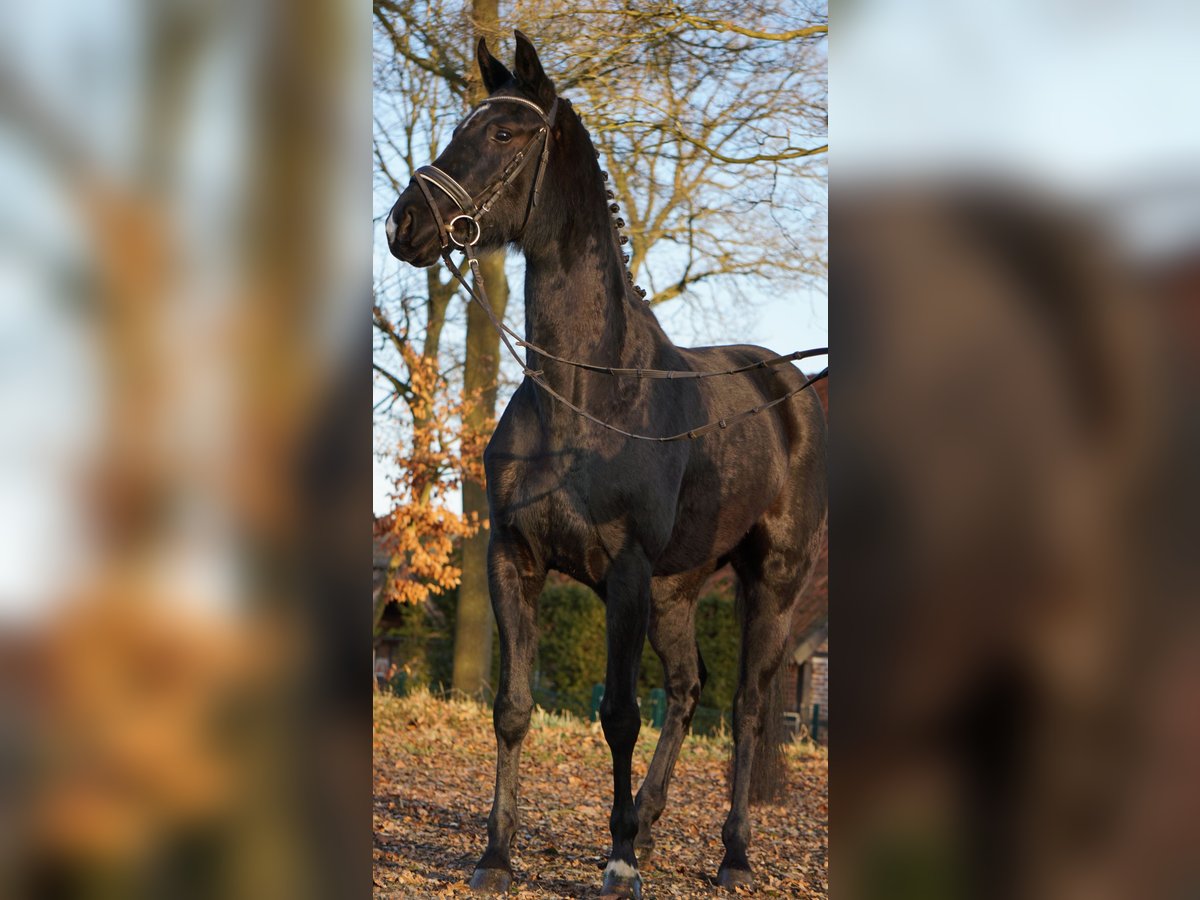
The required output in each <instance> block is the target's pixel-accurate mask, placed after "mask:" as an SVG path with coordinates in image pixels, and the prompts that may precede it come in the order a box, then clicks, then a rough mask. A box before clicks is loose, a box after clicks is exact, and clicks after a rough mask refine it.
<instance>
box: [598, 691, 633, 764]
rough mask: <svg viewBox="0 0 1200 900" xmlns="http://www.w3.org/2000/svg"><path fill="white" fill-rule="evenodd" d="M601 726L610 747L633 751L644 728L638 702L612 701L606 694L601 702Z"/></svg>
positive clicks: (626, 700)
mask: <svg viewBox="0 0 1200 900" xmlns="http://www.w3.org/2000/svg"><path fill="white" fill-rule="evenodd" d="M600 726H601V727H602V728H603V729H604V739H605V740H606V741H608V746H609V747H611V748H612V749H613V750H617V751H627V750H632V749H633V745H634V744H635V743H636V742H637V736H638V732H639V731H640V730H641V728H642V715H641V713H640V712H639V711H638V706H637V701H630V700H628V699H625V700H616V699H610V697H609V695H608V694H607V693H605V695H604V699H603V700H602V701H600Z"/></svg>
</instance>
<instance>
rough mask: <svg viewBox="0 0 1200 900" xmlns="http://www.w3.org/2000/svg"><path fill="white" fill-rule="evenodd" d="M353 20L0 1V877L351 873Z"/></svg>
mask: <svg viewBox="0 0 1200 900" xmlns="http://www.w3.org/2000/svg"><path fill="white" fill-rule="evenodd" d="M370 28H371V26H370V8H369V6H367V5H365V4H344V3H332V2H310V0H300V2H289V3H281V2H271V0H253V2H246V3H211V2H202V0H163V2H152V0H95V2H63V3H54V4H6V5H5V7H4V9H3V11H0V197H3V202H2V203H0V419H2V421H3V426H2V427H0V497H2V498H3V499H2V500H0V660H2V662H0V668H2V669H3V672H4V678H3V683H2V686H0V732H2V734H3V738H2V739H3V754H2V757H0V759H2V762H0V794H2V795H3V802H0V835H2V836H0V893H2V894H3V895H4V896H9V897H19V896H33V895H45V894H55V895H60V896H73V895H78V896H184V897H186V896H282V895H287V896H306V895H320V894H324V895H338V896H342V895H345V894H346V893H354V894H365V893H366V891H367V890H369V878H370V875H369V867H370V843H369V841H370V837H369V835H370V807H369V803H370V799H369V798H370V749H369V748H370V744H369V741H370V707H369V703H370V694H369V688H368V679H369V677H370V662H369V656H368V649H369V638H367V637H366V635H367V629H368V624H367V623H368V621H369V620H368V616H369V612H368V607H367V605H366V596H367V591H368V586H369V579H370V574H369V569H368V566H369V562H368V560H369V556H368V554H369V551H368V550H367V549H366V548H367V546H368V541H369V535H370V524H369V519H368V511H369V507H370V503H371V500H370V483H369V480H368V479H369V467H368V459H369V453H370V427H371V423H370V416H371V413H370V390H371V388H370V375H369V369H368V367H367V364H366V357H367V355H368V354H369V343H370V334H369V331H370V328H369V325H368V319H367V315H368V310H369V292H370V244H371V240H372V236H371V221H370V213H369V210H370V206H371V196H370V175H369V166H370V161H369V160H370V156H369V154H370V148H369V135H370V118H369V116H370V113H369V104H370V90H371V84H370ZM359 597H361V600H360V599H357V598H359ZM356 698H357V702H354V701H355V699H356ZM356 884H357V889H355V885H356Z"/></svg>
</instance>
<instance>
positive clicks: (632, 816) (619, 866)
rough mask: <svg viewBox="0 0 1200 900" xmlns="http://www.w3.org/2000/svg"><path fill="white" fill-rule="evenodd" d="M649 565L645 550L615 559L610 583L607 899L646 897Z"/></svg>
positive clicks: (605, 722)
mask: <svg viewBox="0 0 1200 900" xmlns="http://www.w3.org/2000/svg"><path fill="white" fill-rule="evenodd" d="M650 574H651V572H650V565H649V563H648V562H647V561H646V560H645V559H644V558H643V557H641V555H640V554H629V555H628V557H622V558H619V559H618V560H617V562H616V563H614V566H613V569H612V570H611V572H610V574H609V576H608V579H607V580H606V585H605V603H606V605H607V615H606V619H607V628H608V669H607V673H606V676H605V682H604V700H603V701H602V702H601V703H600V723H601V725H602V726H603V728H604V739H605V740H606V741H608V748H609V750H610V751H611V753H612V761H613V805H612V815H611V817H610V818H609V829H610V830H611V832H612V852H611V853H610V854H609V859H608V867H607V868H606V869H605V870H604V886H603V888H602V889H601V896H602V898H618V897H624V898H628V897H632V898H640V897H641V884H642V882H641V877H640V876H639V875H638V870H637V856H636V855H635V854H634V849H633V842H634V839H635V838H636V837H637V830H638V825H637V812H636V810H635V808H634V803H633V796H632V784H631V778H632V776H631V772H630V769H631V766H632V762H633V747H634V744H636V743H637V737H638V732H639V731H640V730H641V727H642V717H641V713H640V712H639V711H638V705H637V679H638V669H639V667H640V666H641V661H642V646H643V645H644V644H645V641H646V625H647V622H648V621H649V618H650Z"/></svg>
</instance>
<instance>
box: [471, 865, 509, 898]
mask: <svg viewBox="0 0 1200 900" xmlns="http://www.w3.org/2000/svg"><path fill="white" fill-rule="evenodd" d="M511 884H512V875H510V874H509V873H508V872H506V871H505V870H504V869H476V870H475V874H474V875H472V876H471V890H473V891H478V892H479V893H481V894H506V893H508V888H509V885H511Z"/></svg>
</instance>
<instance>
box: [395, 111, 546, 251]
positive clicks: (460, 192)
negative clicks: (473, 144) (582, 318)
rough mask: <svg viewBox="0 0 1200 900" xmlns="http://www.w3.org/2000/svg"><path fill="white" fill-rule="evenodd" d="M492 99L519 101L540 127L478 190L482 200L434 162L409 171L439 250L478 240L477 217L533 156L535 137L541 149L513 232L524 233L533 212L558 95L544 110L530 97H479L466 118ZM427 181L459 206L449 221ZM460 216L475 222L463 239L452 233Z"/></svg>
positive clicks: (480, 230)
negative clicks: (435, 232) (496, 175)
mask: <svg viewBox="0 0 1200 900" xmlns="http://www.w3.org/2000/svg"><path fill="white" fill-rule="evenodd" d="M493 103H519V104H520V105H521V106H526V107H528V108H529V109H532V110H533V111H534V112H535V113H537V114H538V117H539V118H540V119H541V120H542V127H541V128H539V129H538V130H537V132H536V133H535V134H534V135H533V137H532V138H530V140H529V143H527V144H526V145H525V146H524V147H522V148H521V149H520V150H519V151H517V153H516V155H515V156H513V158H512V159H511V160H509V163H508V165H507V166H505V167H504V171H503V172H501V173H500V177H499V178H498V179H496V180H495V181H493V182H492V183H491V184H489V185H488V186H487V187H485V188H484V189H483V190H482V191H480V192H479V195H478V197H479V198H484V199H482V200H480V199H477V198H476V197H472V196H471V194H470V192H468V191H467V189H466V188H464V187H463V186H462V185H461V184H459V183H458V182H457V181H455V180H454V178H453V177H451V176H450V175H448V174H446V173H445V172H443V171H442V170H441V169H439V168H438V167H437V166H433V165H429V166H422V167H421V168H419V169H417V170H416V171H415V172H414V173H413V180H414V181H415V182H416V183H417V187H418V188H420V189H421V193H422V194H423V195H424V196H425V202H426V203H427V204H429V209H430V211H431V212H432V213H433V218H434V221H435V222H437V228H438V239H439V240H440V241H441V243H442V250H443V251H448V250H449V248H450V246H451V244H453V245H454V246H456V247H459V248H460V249H464V250H465V249H466V248H467V247H473V246H475V245H476V244H477V243H479V238H480V235H482V234H483V228H482V226H480V224H479V220H480V219H482V218H483V217H484V216H485V215H486V214H487V212H488V210H489V209H491V208H492V204H493V203H495V202H496V200H497V199H498V198H499V196H500V194H501V193H503V191H504V189H505V188H506V187H508V186H509V185H510V184H512V183H513V182H514V181H516V180H517V177H518V176H519V175H520V174H521V172H522V171H524V169H525V167H526V166H527V165H528V164H529V161H530V160H531V159H533V156H532V155H531V154H530V152H529V151H530V150H532V149H533V147H534V145H535V144H536V143H537V142H538V141H539V140H540V141H541V142H542V152H541V154H540V155H539V156H538V167H537V172H536V173H535V175H534V176H533V189H532V190H531V191H530V192H529V200H528V202H527V203H526V204H525V218H524V219H523V220H522V222H521V229H520V231H518V232H517V234H518V235H520V234H522V233H524V231H525V226H526V225H528V224H529V216H530V214H531V213H532V212H533V209H534V207H535V206H537V202H538V196H539V195H540V194H541V192H542V179H543V178H544V177H545V175H546V164H547V163H548V162H549V161H550V131H551V129H552V128H554V117H555V114H556V113H557V112H558V98H557V97H555V98H554V103H552V104H551V105H550V111H549V112H546V111H545V110H543V109H542V108H541V107H540V106H538V105H537V104H536V103H534V102H533V101H532V100H526V99H525V98H524V97H488V98H487V99H486V100H482V101H481V102H480V103H479V105H478V106H476V107H475V109H474V110H472V112H471V114H470V115H469V116H467V118H468V119H470V118H471V116H473V115H475V113H476V112H478V111H479V110H480V109H482V108H483V107H485V106H490V105H491V104H493ZM429 185H434V186H435V187H437V188H439V189H440V190H441V191H442V193H443V194H445V195H446V196H447V197H449V198H450V199H451V200H452V201H453V202H454V203H455V204H456V205H457V206H458V208H459V210H460V211H459V213H458V215H456V216H455V217H454V218H452V219H451V220H450V221H449V223H447V222H446V221H445V220H443V219H442V214H441V211H440V210H439V209H438V205H437V203H436V202H435V201H434V198H433V194H432V193H431V192H430V190H429ZM464 219H465V220H466V221H468V222H470V223H471V224H472V225H473V226H475V230H474V232H473V233H472V232H468V234H467V235H466V237H465V238H464V239H463V240H459V239H458V236H457V235H456V234H455V233H454V227H455V225H457V224H458V223H459V222H461V221H463V220H464Z"/></svg>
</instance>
